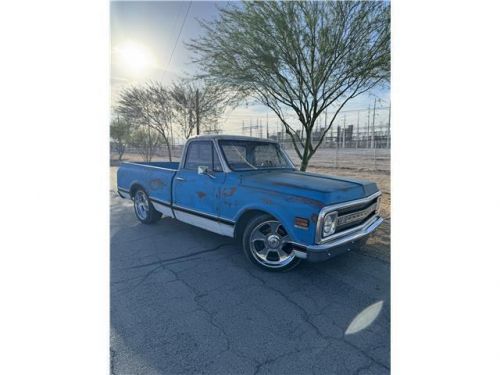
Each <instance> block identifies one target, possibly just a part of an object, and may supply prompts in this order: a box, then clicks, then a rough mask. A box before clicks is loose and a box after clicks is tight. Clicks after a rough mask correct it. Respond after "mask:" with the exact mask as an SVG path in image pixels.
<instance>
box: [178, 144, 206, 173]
mask: <svg viewBox="0 0 500 375" xmlns="http://www.w3.org/2000/svg"><path fill="white" fill-rule="evenodd" d="M211 164H212V143H211V142H201V141H197V142H193V143H191V144H190V145H189V149H188V151H187V155H186V163H185V164H184V168H185V169H193V170H196V169H198V167H199V166H200V165H204V166H205V165H206V166H207V167H211Z"/></svg>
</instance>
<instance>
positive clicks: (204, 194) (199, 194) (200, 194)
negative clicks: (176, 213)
mask: <svg viewBox="0 0 500 375" xmlns="http://www.w3.org/2000/svg"><path fill="white" fill-rule="evenodd" d="M196 195H197V196H198V198H200V199H203V198H205V197H206V196H207V193H205V192H203V191H197V192H196Z"/></svg>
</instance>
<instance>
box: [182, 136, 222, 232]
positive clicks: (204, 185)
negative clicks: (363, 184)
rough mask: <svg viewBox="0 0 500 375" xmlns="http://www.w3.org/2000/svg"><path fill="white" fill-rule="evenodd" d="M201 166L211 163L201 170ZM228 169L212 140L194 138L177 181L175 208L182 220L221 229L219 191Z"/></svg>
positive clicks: (215, 230) (210, 228)
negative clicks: (206, 169)
mask: <svg viewBox="0 0 500 375" xmlns="http://www.w3.org/2000/svg"><path fill="white" fill-rule="evenodd" d="M198 167H208V173H207V174H202V175H200V174H198ZM224 179H225V173H224V172H223V171H222V166H221V163H220V160H219V157H218V155H217V153H216V151H215V149H214V145H213V142H212V141H193V142H190V143H189V145H188V149H187V150H186V157H185V161H184V163H183V165H181V166H180V169H179V171H178V172H177V174H176V176H175V178H174V182H173V204H174V205H173V208H174V211H175V216H176V218H177V219H179V220H180V221H184V222H186V223H189V224H192V225H196V226H199V227H201V228H205V229H208V230H211V231H213V232H217V233H219V232H220V230H219V225H218V221H217V219H218V216H219V204H218V202H219V201H220V199H219V192H220V190H221V189H222V186H223V184H224Z"/></svg>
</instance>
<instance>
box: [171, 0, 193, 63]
mask: <svg viewBox="0 0 500 375" xmlns="http://www.w3.org/2000/svg"><path fill="white" fill-rule="evenodd" d="M192 4H193V2H192V1H190V2H189V6H188V8H187V11H186V14H185V15H184V19H183V20H182V25H181V28H180V30H179V34H177V39H176V40H175V44H174V48H173V49H172V54H171V55H170V59H169V60H168V66H167V69H168V68H169V67H170V63H171V62H172V58H173V57H174V52H175V49H176V48H177V43H179V38H180V37H181V34H182V30H183V29H184V24H185V23H186V19H187V16H188V14H189V10H190V9H191V5H192Z"/></svg>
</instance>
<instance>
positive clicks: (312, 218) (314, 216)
mask: <svg viewBox="0 0 500 375" xmlns="http://www.w3.org/2000/svg"><path fill="white" fill-rule="evenodd" d="M311 221H312V222H313V223H317V222H318V214H312V215H311Z"/></svg>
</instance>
